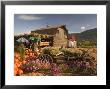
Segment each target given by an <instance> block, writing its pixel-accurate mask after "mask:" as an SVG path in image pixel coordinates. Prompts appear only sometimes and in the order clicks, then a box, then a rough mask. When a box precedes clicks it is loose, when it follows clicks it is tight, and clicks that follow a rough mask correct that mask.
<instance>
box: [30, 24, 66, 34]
mask: <svg viewBox="0 0 110 89" xmlns="http://www.w3.org/2000/svg"><path fill="white" fill-rule="evenodd" d="M58 28H64V30H65V31H66V32H67V33H68V30H67V29H66V25H59V26H47V27H46V28H40V29H36V30H34V31H31V32H36V33H38V34H48V35H54V34H56V32H57V29H58Z"/></svg>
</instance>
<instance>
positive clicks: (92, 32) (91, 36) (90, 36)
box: [69, 28, 97, 42]
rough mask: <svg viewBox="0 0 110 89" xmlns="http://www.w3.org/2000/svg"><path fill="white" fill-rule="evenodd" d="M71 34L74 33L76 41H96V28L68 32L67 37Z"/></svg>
mask: <svg viewBox="0 0 110 89" xmlns="http://www.w3.org/2000/svg"><path fill="white" fill-rule="evenodd" d="M72 35H75V36H76V38H77V40H78V41H81V40H91V41H94V42H97V28H94V29H89V30H86V31H83V32H81V33H71V34H69V37H70V36H72Z"/></svg>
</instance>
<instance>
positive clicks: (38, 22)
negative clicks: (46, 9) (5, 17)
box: [14, 14, 97, 35]
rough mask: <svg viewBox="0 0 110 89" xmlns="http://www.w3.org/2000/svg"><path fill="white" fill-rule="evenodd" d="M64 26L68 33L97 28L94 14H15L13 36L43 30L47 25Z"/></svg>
mask: <svg viewBox="0 0 110 89" xmlns="http://www.w3.org/2000/svg"><path fill="white" fill-rule="evenodd" d="M62 24H65V25H66V28H67V29H68V32H69V33H80V32H82V31H85V30H88V29H92V28H96V27H97V15H96V14H15V15H14V35H19V34H24V33H30V32H31V31H32V30H36V29H39V28H45V27H46V26H47V25H50V26H57V25H62Z"/></svg>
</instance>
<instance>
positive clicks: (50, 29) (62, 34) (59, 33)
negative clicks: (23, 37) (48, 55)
mask: <svg viewBox="0 0 110 89" xmlns="http://www.w3.org/2000/svg"><path fill="white" fill-rule="evenodd" d="M31 33H34V34H44V35H50V36H52V37H53V46H55V47H61V46H67V41H68V30H67V28H66V25H59V26H49V25H48V26H46V27H45V28H40V29H35V30H34V31H31Z"/></svg>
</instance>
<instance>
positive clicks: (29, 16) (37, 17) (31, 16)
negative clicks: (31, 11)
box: [18, 15, 43, 20]
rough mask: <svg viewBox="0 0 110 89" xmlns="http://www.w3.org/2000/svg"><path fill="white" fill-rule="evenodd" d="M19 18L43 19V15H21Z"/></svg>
mask: <svg viewBox="0 0 110 89" xmlns="http://www.w3.org/2000/svg"><path fill="white" fill-rule="evenodd" d="M18 19H21V20H40V19H43V17H39V16H34V15H19V16H18Z"/></svg>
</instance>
